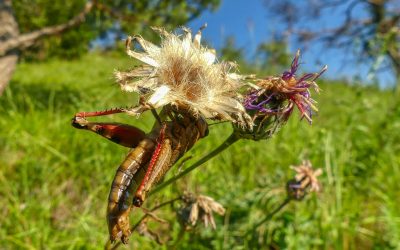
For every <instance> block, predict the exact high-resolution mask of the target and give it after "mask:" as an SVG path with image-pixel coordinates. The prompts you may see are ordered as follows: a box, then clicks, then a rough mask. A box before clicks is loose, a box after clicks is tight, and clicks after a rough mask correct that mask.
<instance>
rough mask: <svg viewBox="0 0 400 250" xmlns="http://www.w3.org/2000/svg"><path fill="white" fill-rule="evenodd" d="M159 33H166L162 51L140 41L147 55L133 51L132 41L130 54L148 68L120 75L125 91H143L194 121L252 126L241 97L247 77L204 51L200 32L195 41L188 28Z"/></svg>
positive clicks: (152, 101) (155, 103)
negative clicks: (185, 111) (199, 118)
mask: <svg viewBox="0 0 400 250" xmlns="http://www.w3.org/2000/svg"><path fill="white" fill-rule="evenodd" d="M154 30H155V31H157V32H159V33H160V34H161V38H162V41H161V45H160V47H158V46H156V45H154V44H152V43H150V42H148V41H146V40H144V39H143V38H142V37H134V39H135V40H136V41H137V42H138V44H139V45H140V46H141V47H142V49H143V51H142V52H137V51H132V50H130V41H131V39H132V38H129V39H128V41H127V53H128V55H130V56H132V57H134V58H136V59H138V60H140V61H142V62H143V63H144V64H143V65H142V66H140V67H137V68H134V69H132V70H130V71H128V72H119V71H117V72H116V73H115V76H116V79H117V81H118V83H119V84H120V85H121V88H122V90H124V91H135V92H138V93H139V94H141V95H143V96H144V97H145V100H146V104H147V105H149V106H151V107H154V108H158V107H162V106H164V105H168V104H169V105H175V106H177V107H179V108H185V109H188V111H189V112H191V113H192V114H193V115H194V116H197V115H203V116H204V117H206V118H211V119H220V120H229V121H233V122H236V123H238V124H240V125H243V126H251V119H250V118H249V116H248V115H247V114H246V112H245V109H244V107H243V106H242V104H241V102H240V98H239V94H238V92H237V91H238V89H239V88H240V87H241V86H243V82H242V80H243V79H244V77H242V76H241V75H238V74H236V73H230V72H231V71H232V70H233V69H234V68H235V66H234V65H233V64H232V63H227V62H216V56H215V51H214V50H211V49H208V48H206V47H202V46H201V44H200V40H201V32H200V31H199V32H198V33H197V34H196V36H195V37H194V39H192V33H191V31H190V30H188V29H187V28H183V31H184V34H183V35H176V34H173V33H168V32H166V31H165V30H163V29H159V28H154Z"/></svg>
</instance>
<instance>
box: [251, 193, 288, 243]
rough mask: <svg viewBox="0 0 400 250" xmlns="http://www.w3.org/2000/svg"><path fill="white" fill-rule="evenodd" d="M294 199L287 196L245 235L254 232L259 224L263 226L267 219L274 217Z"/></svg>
mask: <svg viewBox="0 0 400 250" xmlns="http://www.w3.org/2000/svg"><path fill="white" fill-rule="evenodd" d="M291 200H292V199H291V198H290V197H287V198H286V199H285V200H284V201H283V202H282V203H281V204H280V205H279V206H278V207H277V208H275V209H274V210H273V211H272V212H270V213H269V214H268V215H267V216H265V218H264V219H262V220H261V221H259V222H258V223H257V224H255V225H254V226H253V229H252V230H251V231H247V232H246V234H245V236H247V235H249V234H250V233H251V232H254V231H255V230H256V229H257V228H258V227H259V226H261V225H262V224H264V223H265V222H266V221H269V220H270V219H272V217H273V216H274V215H275V214H276V213H278V212H279V211H281V210H282V208H284V207H285V206H286V205H287V204H289V202H290V201H291Z"/></svg>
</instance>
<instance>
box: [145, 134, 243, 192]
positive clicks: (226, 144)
mask: <svg viewBox="0 0 400 250" xmlns="http://www.w3.org/2000/svg"><path fill="white" fill-rule="evenodd" d="M239 139H240V138H239V137H238V136H237V135H235V134H234V133H232V134H231V135H230V136H229V137H228V138H227V139H226V140H225V141H224V142H223V143H222V144H221V145H219V146H218V147H217V148H216V149H214V150H213V151H211V152H210V153H208V154H207V155H206V156H204V157H203V158H201V159H200V160H198V161H197V162H195V163H194V164H193V165H191V166H190V167H188V168H186V169H185V170H183V171H182V172H181V173H180V174H178V175H176V176H174V177H172V178H171V179H169V180H166V181H164V182H163V183H161V184H160V185H158V186H157V187H155V188H154V189H153V191H151V192H150V195H152V194H155V193H157V192H159V191H160V190H161V189H163V188H165V187H166V186H168V185H170V184H172V183H174V182H175V181H177V180H178V179H180V178H182V177H183V176H185V175H187V174H188V173H190V172H191V171H193V170H194V169H196V168H197V167H199V166H200V165H202V164H203V163H205V162H206V161H208V160H210V159H212V158H213V157H214V156H216V155H218V154H219V153H221V152H222V151H224V150H225V149H227V148H228V147H229V146H230V145H232V144H233V143H235V142H236V141H238V140H239Z"/></svg>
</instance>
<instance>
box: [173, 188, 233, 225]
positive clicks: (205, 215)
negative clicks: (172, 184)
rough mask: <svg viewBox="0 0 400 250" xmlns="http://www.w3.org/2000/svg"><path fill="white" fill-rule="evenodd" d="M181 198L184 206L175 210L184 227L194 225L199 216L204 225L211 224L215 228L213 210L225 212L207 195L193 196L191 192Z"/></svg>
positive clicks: (220, 212)
mask: <svg viewBox="0 0 400 250" xmlns="http://www.w3.org/2000/svg"><path fill="white" fill-rule="evenodd" d="M182 200H183V201H184V206H182V207H181V208H180V209H179V210H178V211H177V214H178V218H179V220H180V221H181V223H182V224H183V225H184V227H185V228H190V227H191V226H195V225H196V223H197V221H198V219H199V218H200V219H201V221H202V222H203V223H204V225H205V227H208V226H209V225H211V227H212V228H213V229H216V224H215V220H214V217H213V212H216V213H217V214H219V215H224V214H225V208H224V207H223V206H222V205H221V204H220V203H218V202H216V201H215V200H214V199H213V198H211V197H209V196H204V195H198V196H197V197H195V196H194V195H193V194H184V196H183V198H182Z"/></svg>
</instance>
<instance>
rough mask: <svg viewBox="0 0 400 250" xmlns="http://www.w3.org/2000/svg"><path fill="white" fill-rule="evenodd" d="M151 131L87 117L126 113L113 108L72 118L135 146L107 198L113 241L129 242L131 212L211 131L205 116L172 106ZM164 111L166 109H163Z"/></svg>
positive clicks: (79, 125)
mask: <svg viewBox="0 0 400 250" xmlns="http://www.w3.org/2000/svg"><path fill="white" fill-rule="evenodd" d="M164 110H168V111H166V112H164V114H165V113H167V115H164V117H169V119H163V120H162V119H161V118H159V117H158V118H159V120H158V122H157V123H156V124H155V126H154V127H153V129H152V130H151V131H150V132H149V133H147V134H146V133H145V132H143V131H142V130H140V129H138V128H136V127H134V126H130V125H127V124H121V123H100V122H89V121H87V120H86V119H85V118H86V117H93V116H103V115H110V114H116V113H121V112H125V110H124V109H112V110H106V111H97V112H80V113H77V114H76V115H75V116H74V118H73V119H72V125H73V126H74V127H75V128H79V129H85V130H89V131H93V132H95V133H97V134H99V135H101V136H103V137H105V138H107V139H109V140H111V141H113V142H115V143H117V144H120V145H122V146H125V147H129V148H132V149H131V150H130V151H129V153H128V155H127V156H126V158H125V160H124V161H123V162H122V163H121V165H120V166H119V168H118V170H117V172H116V174H115V177H114V180H113V183H112V185H111V190H110V194H109V197H108V207H107V222H108V229H109V234H110V240H111V241H115V240H117V239H121V241H122V242H123V243H127V241H128V237H129V235H130V234H131V231H130V226H129V213H130V211H131V209H132V205H133V206H136V207H140V206H141V205H142V204H143V202H144V201H145V199H146V195H147V193H148V192H149V191H150V189H151V188H152V187H153V186H154V185H155V184H156V183H157V182H158V181H160V179H162V177H163V176H164V175H165V174H166V172H167V171H168V170H169V169H170V168H171V167H172V166H173V165H174V163H176V162H177V161H178V160H179V159H180V158H181V157H182V156H183V155H184V154H185V153H186V152H187V151H188V150H189V149H190V148H192V146H193V145H194V144H195V143H196V142H197V141H198V140H199V139H200V138H203V137H205V136H207V134H208V124H207V122H206V121H205V119H203V118H202V116H198V117H193V116H192V115H190V114H189V113H187V112H184V111H179V112H178V110H174V109H173V108H171V107H170V106H167V107H165V108H164ZM162 113H163V112H162Z"/></svg>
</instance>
